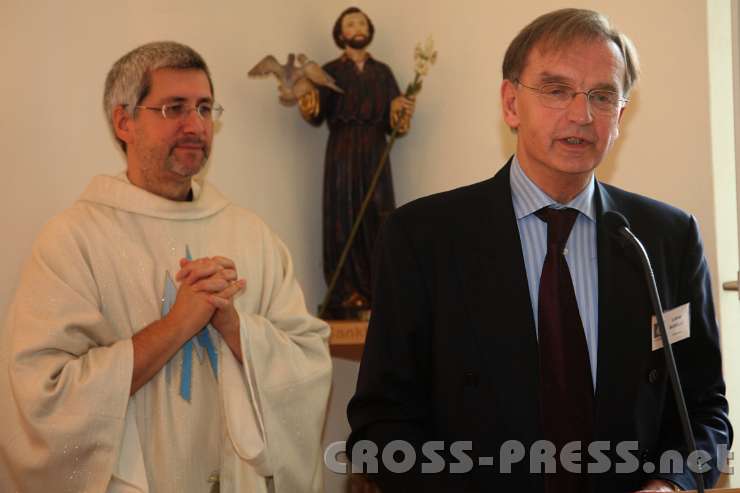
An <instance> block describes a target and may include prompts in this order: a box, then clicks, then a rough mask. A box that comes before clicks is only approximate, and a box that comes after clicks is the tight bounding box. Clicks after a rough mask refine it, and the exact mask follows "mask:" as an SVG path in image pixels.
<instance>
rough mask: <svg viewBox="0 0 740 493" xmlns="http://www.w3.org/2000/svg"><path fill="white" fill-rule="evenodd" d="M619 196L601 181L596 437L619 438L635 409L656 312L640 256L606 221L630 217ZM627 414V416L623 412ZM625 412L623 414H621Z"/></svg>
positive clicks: (598, 249) (597, 193)
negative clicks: (620, 425) (613, 215)
mask: <svg viewBox="0 0 740 493" xmlns="http://www.w3.org/2000/svg"><path fill="white" fill-rule="evenodd" d="M615 199H616V198H615V197H612V195H611V194H610V193H609V191H608V190H607V189H606V188H605V187H604V186H603V185H601V184H600V183H599V182H597V183H596V201H597V202H596V204H597V209H596V210H597V220H596V222H597V252H598V253H597V255H598V269H599V347H598V363H597V379H596V401H595V403H596V407H595V413H596V417H595V423H596V429H595V439H597V440H598V439H601V438H603V437H604V436H609V435H610V433H611V436H614V430H613V429H612V430H609V428H610V427H611V426H613V423H615V422H623V421H624V419H623V418H624V416H626V415H630V414H631V413H632V411H631V410H630V409H628V408H625V405H627V404H628V403H634V402H635V401H636V398H637V395H636V394H637V392H638V385H637V383H639V382H640V381H641V375H642V372H643V370H644V368H643V367H644V361H642V359H643V358H644V355H646V354H649V352H646V349H645V348H646V347H647V345H649V343H650V338H649V322H650V315H651V314H652V312H651V310H650V306H649V297H648V292H647V288H646V286H645V282H644V278H643V274H642V271H641V269H640V266H639V263H638V260H637V259H636V258H635V257H634V256H632V255H631V253H630V252H629V251H625V250H624V249H623V248H622V246H621V245H620V244H619V242H618V241H617V240H616V239H614V238H612V237H611V236H610V234H609V233H608V232H607V231H606V229H605V228H604V227H603V226H602V224H601V216H602V215H603V214H604V213H605V212H607V211H616V212H620V213H622V214H623V215H625V216H627V214H626V213H625V211H624V210H623V209H622V208H621V207H620V204H618V203H617V201H616V200H615ZM623 413H627V414H623ZM620 416H621V417H620Z"/></svg>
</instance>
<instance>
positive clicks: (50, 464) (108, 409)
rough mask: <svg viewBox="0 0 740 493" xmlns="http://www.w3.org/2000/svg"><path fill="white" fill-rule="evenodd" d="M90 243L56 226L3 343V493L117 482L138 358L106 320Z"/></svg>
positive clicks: (38, 249) (35, 260) (31, 266)
mask: <svg viewBox="0 0 740 493" xmlns="http://www.w3.org/2000/svg"><path fill="white" fill-rule="evenodd" d="M85 241H86V240H85V237H84V233H83V232H81V231H79V230H76V229H75V228H73V227H71V226H69V225H68V224H66V223H65V222H63V221H60V220H55V221H52V222H51V223H50V224H49V225H47V227H46V228H45V229H44V231H43V232H42V234H41V236H40V237H39V239H38V240H37V242H36V244H35V245H34V247H33V251H32V255H31V258H30V260H29V262H28V263H27V265H26V267H25V269H24V271H23V273H22V276H21V281H20V285H19V287H18V290H17V292H16V297H15V300H14V302H13V304H12V305H11V306H10V308H9V314H8V320H7V323H6V325H5V328H4V330H3V332H2V337H1V339H0V354H1V355H2V361H0V368H2V375H0V395H2V396H3V398H2V399H0V401H1V403H0V422H2V426H0V437H2V438H0V442H1V443H2V444H3V446H2V453H0V489H3V491H5V490H6V487H7V488H8V489H7V490H8V491H23V492H26V493H34V492H47V491H49V490H50V488H51V489H54V490H55V491H105V489H106V486H107V484H108V482H109V481H110V479H111V474H112V472H113V468H114V466H115V460H116V457H117V455H118V450H119V447H120V440H121V436H122V432H123V429H124V418H125V415H126V408H127V404H128V401H129V391H130V386H131V374H132V371H133V370H132V368H133V349H132V345H131V340H130V339H125V340H118V339H119V338H117V337H116V330H114V327H112V326H111V324H110V322H109V321H108V320H106V319H105V318H104V317H103V314H102V313H101V308H100V306H101V299H100V295H99V292H98V287H97V285H96V282H95V280H94V278H93V276H92V268H91V266H90V265H89V257H88V256H87V254H86V242H85ZM8 485H10V486H9V487H8ZM52 485H53V486H52Z"/></svg>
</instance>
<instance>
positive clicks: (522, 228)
mask: <svg viewBox="0 0 740 493" xmlns="http://www.w3.org/2000/svg"><path fill="white" fill-rule="evenodd" d="M510 181H511V197H512V202H513V205H514V214H515V216H516V223H517V226H518V228H519V237H520V238H521V243H522V254H523V255H524V266H525V267H526V269H527V282H528V284H529V296H530V298H531V301H532V313H533V314H534V323H535V329H537V327H538V326H539V321H538V316H537V312H538V310H537V307H538V304H537V303H538V298H539V292H540V275H541V274H542V265H543V264H544V263H545V254H546V253H547V224H546V223H545V222H544V221H542V220H541V219H540V218H538V217H537V216H536V215H535V214H534V213H535V212H536V211H538V210H539V209H541V208H543V207H547V206H551V207H554V208H563V207H571V208H573V209H576V210H578V212H580V214H578V217H577V218H576V222H575V224H574V225H573V229H572V231H571V233H570V237H568V242H567V243H566V245H565V250H564V251H565V259H566V261H567V262H568V268H569V269H570V276H571V278H572V280H573V288H574V289H575V292H576V301H577V302H578V311H579V312H580V314H581V322H583V330H584V332H585V335H586V344H587V345H588V356H589V360H590V362H591V376H592V378H593V384H594V388H596V356H597V353H598V351H597V350H598V347H599V320H598V313H599V289H598V276H599V272H598V264H597V261H596V205H595V204H594V189H595V185H594V178H593V177H591V181H590V182H589V184H588V186H586V188H585V189H584V190H583V191H582V192H581V193H579V194H578V195H577V196H576V197H575V198H574V199H573V200H571V201H570V202H568V203H567V204H560V203H558V202H556V201H555V200H553V199H552V198H551V197H550V196H548V195H547V194H546V193H545V192H543V191H542V190H541V189H540V188H539V187H538V186H537V185H536V184H535V183H534V182H533V181H532V180H530V179H529V177H527V175H526V174H524V171H523V170H522V168H521V165H520V164H519V160H518V159H517V157H516V156H514V159H513V160H512V163H511V174H510Z"/></svg>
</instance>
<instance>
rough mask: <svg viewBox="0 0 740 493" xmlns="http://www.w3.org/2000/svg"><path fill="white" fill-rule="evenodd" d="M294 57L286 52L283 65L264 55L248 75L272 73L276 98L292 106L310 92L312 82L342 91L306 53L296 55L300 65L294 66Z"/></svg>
mask: <svg viewBox="0 0 740 493" xmlns="http://www.w3.org/2000/svg"><path fill="white" fill-rule="evenodd" d="M295 60H296V57H295V55H294V54H293V53H290V54H288V61H287V63H286V64H285V65H280V63H279V62H278V61H277V60H276V59H275V57H274V56H272V55H267V56H266V57H264V58H263V59H262V60H261V61H260V62H259V63H258V64H257V65H255V66H254V67H253V68H252V70H250V71H249V73H248V75H249V76H250V77H265V76H268V75H270V74H272V75H274V76H275V77H276V78H277V80H278V82H279V85H278V93H279V95H278V99H279V100H280V102H281V103H282V104H284V105H285V106H293V105H295V104H296V102H297V101H298V99H299V98H300V97H301V96H303V95H305V94H307V93H308V92H310V91H311V90H312V89H313V88H314V85H313V84H318V85H320V86H326V87H329V88H330V89H332V90H334V91H337V92H340V93H341V92H343V91H342V90H341V89H340V88H339V87H337V85H336V84H335V82H334V79H332V77H331V76H330V75H329V74H327V73H326V72H324V70H323V69H322V68H321V67H319V66H318V64H316V63H315V62H312V61H310V60H308V57H306V55H303V54H300V55H298V61H299V63H301V66H299V67H296V65H295Z"/></svg>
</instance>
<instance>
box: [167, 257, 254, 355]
mask: <svg viewBox="0 0 740 493" xmlns="http://www.w3.org/2000/svg"><path fill="white" fill-rule="evenodd" d="M175 280H176V281H178V282H179V283H180V286H179V288H178V290H177V297H176V299H175V303H174V305H173V306H172V308H171V310H170V312H169V313H168V314H167V315H166V317H167V318H168V319H170V320H171V321H172V322H173V325H174V326H175V327H180V328H181V330H184V331H186V332H188V333H189V334H188V338H189V337H192V336H194V335H195V334H197V333H198V332H199V331H200V330H201V329H202V328H203V327H205V326H206V325H207V324H208V323H209V322H210V324H211V325H212V326H213V328H214V329H216V330H217V331H218V332H219V333H220V334H221V336H222V337H223V338H224V341H225V342H226V344H227V345H228V346H229V349H231V352H232V353H234V356H235V357H236V358H237V360H239V361H241V342H240V337H239V314H238V313H237V311H236V308H234V298H235V297H236V296H237V295H238V294H240V293H241V292H242V291H244V289H245V288H246V285H247V281H246V280H245V279H239V277H238V274H237V271H236V265H235V264H234V262H233V261H232V260H231V259H229V258H226V257H218V256H217V257H210V258H209V257H203V258H199V259H194V260H188V259H185V258H183V259H180V270H179V271H178V272H177V275H176V276H175Z"/></svg>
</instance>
